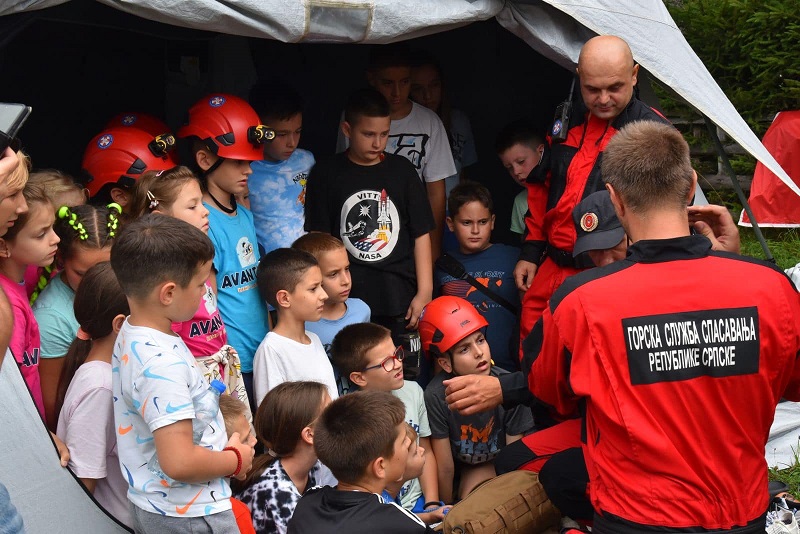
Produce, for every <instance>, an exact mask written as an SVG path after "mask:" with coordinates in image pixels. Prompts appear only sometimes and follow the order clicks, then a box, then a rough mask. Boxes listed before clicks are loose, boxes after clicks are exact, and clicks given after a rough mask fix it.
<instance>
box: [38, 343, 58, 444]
mask: <svg viewBox="0 0 800 534" xmlns="http://www.w3.org/2000/svg"><path fill="white" fill-rule="evenodd" d="M63 367H64V358H63V357H62V358H40V359H39V380H40V381H41V384H42V399H43V400H44V413H45V415H46V416H47V421H46V422H47V428H49V429H50V430H52V431H55V429H56V425H57V424H58V412H57V411H56V396H57V394H58V381H59V379H60V378H61V369H63Z"/></svg>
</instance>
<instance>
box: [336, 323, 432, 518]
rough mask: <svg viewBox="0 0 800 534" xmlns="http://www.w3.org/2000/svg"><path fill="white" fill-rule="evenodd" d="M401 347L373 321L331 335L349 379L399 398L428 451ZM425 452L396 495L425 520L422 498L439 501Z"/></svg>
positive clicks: (417, 392) (419, 395)
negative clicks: (420, 467)
mask: <svg viewBox="0 0 800 534" xmlns="http://www.w3.org/2000/svg"><path fill="white" fill-rule="evenodd" d="M403 356H404V354H403V348H402V347H396V346H395V344H394V341H392V335H391V332H390V331H389V330H388V329H387V328H385V327H383V326H381V325H377V324H373V323H359V324H352V325H349V326H346V327H344V328H343V329H342V330H341V331H340V332H339V333H338V334H337V335H336V337H335V338H334V339H333V344H332V345H331V357H332V358H333V361H334V364H335V365H336V366H337V367H338V368H339V369H341V371H342V374H343V375H344V376H346V377H348V378H349V379H350V382H351V383H352V384H353V385H354V386H356V387H358V388H359V389H362V390H373V391H386V392H389V393H391V394H392V395H394V396H395V397H397V398H399V399H400V400H401V401H403V405H404V406H405V409H406V422H407V423H408V424H410V425H411V427H412V428H414V429H415V430H417V429H418V432H419V436H420V445H421V446H422V447H423V448H424V449H425V450H426V451H430V450H431V449H430V439H429V436H430V435H431V430H430V426H429V425H428V413H427V410H426V408H425V400H424V397H423V392H422V388H421V387H420V386H419V384H417V383H416V382H413V381H411V380H403ZM432 456H433V455H432V454H431V453H430V452H428V453H427V454H426V461H425V469H424V472H423V475H422V476H421V477H420V478H419V479H417V478H413V479H409V482H408V483H407V484H404V485H403V487H402V488H401V489H400V491H399V493H398V495H397V497H398V500H399V501H400V504H401V505H402V506H403V507H404V508H405V509H407V510H410V511H412V512H414V513H416V514H418V515H420V516H421V517H422V519H423V520H424V521H425V522H426V523H429V522H435V518H434V517H431V516H429V515H428V514H424V513H423V512H424V510H425V503H426V501H434V502H438V501H439V490H438V487H437V484H436V461H435V459H434V458H432Z"/></svg>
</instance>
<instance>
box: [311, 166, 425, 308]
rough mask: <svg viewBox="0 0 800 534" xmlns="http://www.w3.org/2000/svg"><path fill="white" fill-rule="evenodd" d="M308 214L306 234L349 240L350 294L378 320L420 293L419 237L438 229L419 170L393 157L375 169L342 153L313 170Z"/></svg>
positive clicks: (407, 303) (402, 306)
mask: <svg viewBox="0 0 800 534" xmlns="http://www.w3.org/2000/svg"><path fill="white" fill-rule="evenodd" d="M305 210H306V222H305V229H306V231H309V232H311V231H318V232H327V233H330V234H332V235H335V236H337V237H338V238H339V239H341V240H342V242H343V243H344V246H345V248H346V249H347V254H348V256H349V257H350V272H351V275H352V278H353V289H352V291H351V293H350V296H351V297H357V298H360V299H362V300H364V301H365V302H366V303H367V304H369V306H370V308H371V309H372V314H373V315H401V314H404V313H405V312H406V310H407V309H408V305H409V304H410V303H411V299H412V298H414V294H416V292H417V281H416V273H415V269H414V240H415V239H416V238H417V237H419V236H421V235H424V234H427V233H428V232H430V231H431V230H433V229H434V228H435V226H436V223H435V222H434V220H433V214H432V213H431V207H430V203H429V202H428V195H427V191H426V190H425V186H424V185H423V184H422V182H420V180H419V177H418V176H417V172H416V170H415V169H414V166H413V165H412V164H411V163H409V162H408V160H406V159H405V158H402V157H400V156H395V155H392V154H386V157H385V159H384V160H383V161H382V162H380V163H378V164H377V165H370V166H364V165H357V164H355V163H353V162H352V161H350V160H349V159H348V157H347V154H346V153H342V154H337V155H336V156H334V157H333V158H331V159H329V160H327V161H321V162H319V163H317V165H316V166H315V167H314V168H313V169H312V171H311V174H310V175H309V177H308V182H307V184H306V205H305Z"/></svg>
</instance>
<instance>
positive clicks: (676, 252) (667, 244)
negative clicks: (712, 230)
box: [627, 235, 711, 263]
mask: <svg viewBox="0 0 800 534" xmlns="http://www.w3.org/2000/svg"><path fill="white" fill-rule="evenodd" d="M710 251H711V241H709V240H708V238H706V237H705V236H702V235H689V236H684V237H673V238H671V239H645V240H641V241H637V242H636V243H634V244H633V245H631V246H629V247H628V256H627V259H628V261H633V262H637V263H658V262H663V261H675V260H694V259H698V258H703V257H705V256H708V253H709V252H710Z"/></svg>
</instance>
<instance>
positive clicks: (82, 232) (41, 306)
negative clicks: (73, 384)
mask: <svg viewBox="0 0 800 534" xmlns="http://www.w3.org/2000/svg"><path fill="white" fill-rule="evenodd" d="M121 213H122V208H121V207H120V206H119V205H118V204H109V205H108V206H107V207H97V206H92V205H88V204H86V205H81V206H74V207H72V208H70V207H67V206H61V207H60V208H59V209H58V211H57V219H56V223H55V232H56V234H58V236H59V237H60V238H61V242H60V243H59V244H58V253H57V255H56V261H55V267H56V269H57V272H58V274H57V275H56V276H54V277H53V278H51V279H50V280H49V281H48V282H47V283H46V285H45V287H44V289H43V290H41V293H40V294H39V296H38V298H37V299H36V300H35V302H34V304H33V313H34V315H35V316H36V320H37V321H38V323H39V325H40V329H41V340H42V345H41V361H40V364H39V374H40V376H41V381H42V395H43V398H44V407H45V414H46V416H47V417H46V421H47V426H48V428H50V429H51V430H53V431H55V428H56V423H57V419H58V412H57V411H56V410H55V402H56V391H57V389H58V379H59V377H60V376H61V368H62V367H63V365H64V356H65V355H66V354H67V350H68V349H69V346H70V344H71V343H72V340H73V339H75V334H76V333H77V332H78V327H79V326H80V325H79V324H78V321H77V320H76V319H75V312H74V311H73V301H74V300H75V291H76V290H77V289H78V285H79V284H80V282H81V279H82V278H83V275H84V274H85V273H86V271H88V270H89V268H90V267H92V266H94V265H96V264H98V263H100V262H101V261H108V260H109V259H110V257H111V245H112V243H113V242H114V238H115V237H116V236H117V235H119V230H120V228H119V225H120V214H121ZM37 291H38V289H37Z"/></svg>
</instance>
